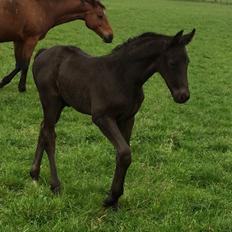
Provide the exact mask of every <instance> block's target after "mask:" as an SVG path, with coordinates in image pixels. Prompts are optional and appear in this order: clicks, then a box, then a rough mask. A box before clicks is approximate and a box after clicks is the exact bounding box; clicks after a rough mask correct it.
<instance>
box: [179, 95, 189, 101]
mask: <svg viewBox="0 0 232 232" xmlns="http://www.w3.org/2000/svg"><path fill="white" fill-rule="evenodd" d="M189 97H190V96H189V93H182V94H181V95H180V102H181V103H184V102H186V101H188V99H189Z"/></svg>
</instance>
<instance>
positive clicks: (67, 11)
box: [0, 0, 113, 92]
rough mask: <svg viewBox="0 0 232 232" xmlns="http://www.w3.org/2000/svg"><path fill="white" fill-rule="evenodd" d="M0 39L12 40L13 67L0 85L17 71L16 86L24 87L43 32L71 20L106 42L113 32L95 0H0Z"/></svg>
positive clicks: (22, 88) (20, 89)
mask: <svg viewBox="0 0 232 232" xmlns="http://www.w3.org/2000/svg"><path fill="white" fill-rule="evenodd" d="M0 9H1V10H0V42H9V41H13V42H14V52H15V60H16V67H15V69H14V70H13V71H12V72H11V73H10V74H9V75H7V76H6V77H4V78H3V79H2V81H0V88H2V87H4V86H5V85H7V84H8V83H10V82H11V80H12V79H13V78H14V77H15V76H16V74H17V73H18V72H20V71H21V79H20V82H19V86H18V89H19V91H20V92H23V91H25V90H26V77H27V72H28V66H29V63H30V59H31V56H32V53H33V51H34V48H35V46H36V44H37V42H38V41H39V40H41V39H43V38H44V37H45V36H46V34H47V32H48V31H49V30H50V29H51V28H53V27H55V26H57V25H59V24H63V23H66V22H70V21H73V20H75V19H81V20H84V21H85V23H86V26H87V27H88V28H90V29H92V30H93V31H95V32H96V33H97V34H98V35H99V36H100V37H102V38H103V40H104V41H105V42H106V43H110V42H111V41H112V39H113V32H112V29H111V27H110V25H109V23H108V20H107V17H106V15H105V13H104V9H105V7H104V6H103V5H102V4H101V2H100V1H99V0H59V1H57V0H39V1H38V0H11V1H10V0H1V1H0Z"/></svg>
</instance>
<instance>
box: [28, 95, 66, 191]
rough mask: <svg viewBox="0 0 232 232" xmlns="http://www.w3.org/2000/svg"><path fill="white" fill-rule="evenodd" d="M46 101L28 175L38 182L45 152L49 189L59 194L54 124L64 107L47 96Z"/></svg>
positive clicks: (59, 101) (58, 101)
mask: <svg viewBox="0 0 232 232" xmlns="http://www.w3.org/2000/svg"><path fill="white" fill-rule="evenodd" d="M46 100H47V102H46V103H45V104H43V110H44V121H43V123H42V124H41V130H40V135H39V139H38V145H37V149H36V152H35V158H34V161H33V165H32V168H31V171H30V175H31V177H32V178H33V179H34V180H38V178H39V172H40V165H41V161H42V156H43V152H44V150H45V151H46V152H47V154H48V158H49V163H50V169H51V189H52V191H53V192H59V190H60V181H59V179H58V176H57V171H56V164H55V137H56V135H55V124H56V123H57V121H58V120H59V118H60V114H61V111H62V109H63V107H64V105H63V103H62V101H61V100H60V99H58V98H56V97H51V96H47V99H46Z"/></svg>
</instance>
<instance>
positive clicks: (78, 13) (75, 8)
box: [49, 0, 85, 26]
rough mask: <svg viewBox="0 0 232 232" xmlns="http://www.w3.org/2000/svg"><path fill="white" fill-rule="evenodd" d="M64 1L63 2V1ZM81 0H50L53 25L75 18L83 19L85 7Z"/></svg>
mask: <svg viewBox="0 0 232 232" xmlns="http://www.w3.org/2000/svg"><path fill="white" fill-rule="evenodd" d="M64 2H65V3H64ZM82 5H83V4H82V1H81V0H66V1H54V3H53V2H52V1H51V7H52V9H51V12H49V14H51V15H52V18H53V21H54V26H56V25H59V24H63V23H66V22H70V21H73V20H76V19H84V15H85V8H84V5H83V6H82Z"/></svg>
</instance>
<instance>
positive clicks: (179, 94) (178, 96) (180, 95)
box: [173, 90, 190, 104]
mask: <svg viewBox="0 0 232 232" xmlns="http://www.w3.org/2000/svg"><path fill="white" fill-rule="evenodd" d="M189 98H190V93H189V91H188V90H180V91H176V92H174V93H173V99H174V101H175V102H176V103H179V104H183V103H185V102H187V101H188V100H189Z"/></svg>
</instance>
